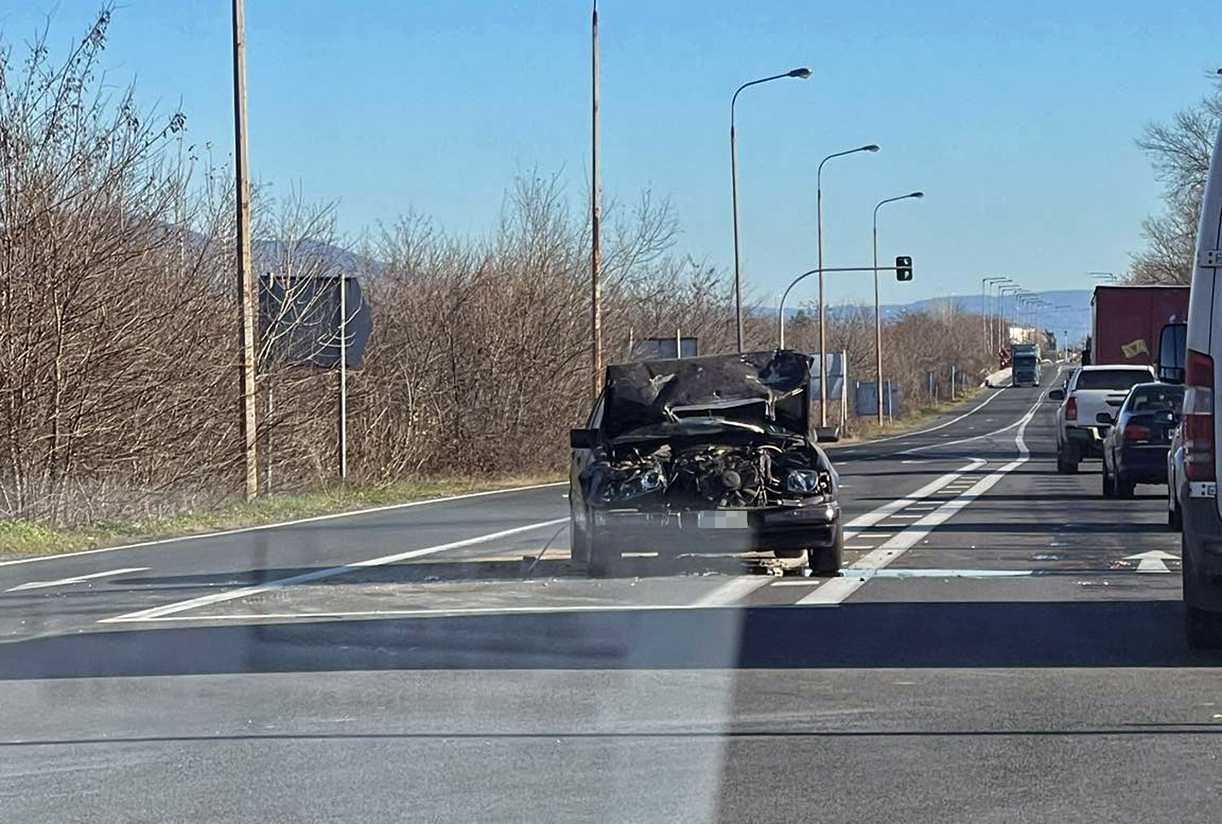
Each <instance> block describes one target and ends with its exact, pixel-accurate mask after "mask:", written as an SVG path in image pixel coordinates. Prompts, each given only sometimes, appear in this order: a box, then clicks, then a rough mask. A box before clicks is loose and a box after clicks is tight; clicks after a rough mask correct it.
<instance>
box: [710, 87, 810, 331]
mask: <svg viewBox="0 0 1222 824" xmlns="http://www.w3.org/2000/svg"><path fill="white" fill-rule="evenodd" d="M785 77H796V78H799V79H801V80H805V79H806V78H808V77H810V69H808V68H805V67H802V68H800V69H793V70H792V71H788V72H785V73H784V74H775V75H773V76H772V77H761V78H760V79H759V80H752V81H750V82H748V83H744V84H742V85H741V86H739V87H738V90H737V91H735V92H734V96H733V97H732V98H730V209H731V211H732V212H733V217H734V328H735V335H736V337H737V340H738V351H739V352H742V351H743V289H742V263H741V259H740V257H739V250H738V147H737V145H736V143H735V139H734V107H735V105H736V104H737V103H738V96H739V95H740V94H742V91H743V89H746V88H748V87H750V86H758V85H760V84H761V83H768V82H771V81H773V80H780V79H782V78H785Z"/></svg>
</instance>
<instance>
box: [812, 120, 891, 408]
mask: <svg viewBox="0 0 1222 824" xmlns="http://www.w3.org/2000/svg"><path fill="white" fill-rule="evenodd" d="M878 148H879V147H878V145H877V144H875V143H871V144H869V145H868V146H858V147H857V148H856V149H847V150H845V151H843V152H834V153H833V154H830V155H828V156H827V157H825V158H823V159H822V160H820V161H819V168H818V169H817V170H816V171H815V215H816V217H815V225H816V229H815V232H816V236H817V238H818V239H817V241H816V245H817V246H818V248H819V268H820V269H822V268H823V164H824V163H827V162H828V161H829V160H831V159H832V158H834V157H845V156H847V155H851V154H857V153H858V152H877V151H878ZM826 361H827V303H826V301H825V300H824V296H823V273H822V272H820V273H819V425H820V426H827V381H826V380H824V378H825V377H826V376H825V375H824V374H823V373H824V371H825V370H824V363H825V362H826Z"/></svg>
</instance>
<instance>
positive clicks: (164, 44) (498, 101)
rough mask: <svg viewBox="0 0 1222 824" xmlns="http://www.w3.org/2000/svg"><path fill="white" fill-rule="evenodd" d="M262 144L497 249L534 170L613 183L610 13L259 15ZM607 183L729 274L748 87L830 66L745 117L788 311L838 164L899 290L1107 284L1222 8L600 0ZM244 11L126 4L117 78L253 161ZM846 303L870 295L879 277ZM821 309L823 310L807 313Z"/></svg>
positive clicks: (761, 217)
mask: <svg viewBox="0 0 1222 824" xmlns="http://www.w3.org/2000/svg"><path fill="white" fill-rule="evenodd" d="M97 5H98V3H97V2H96V0H94V2H78V0H59V1H58V2H57V3H51V2H41V0H26V2H25V3H23V4H21V7H19V8H17V9H15V10H14V9H13V8H11V7H10V8H9V10H7V11H0V28H2V29H3V31H4V35H5V38H6V40H8V41H10V42H12V41H14V40H18V41H20V40H25V39H28V37H29V36H30V35H31V34H32V33H33V32H34V31H35V30H36V29H37V28H38V27H39V26H40V25H42V23H43V22H44V20H45V19H46V16H47V15H48V14H50V15H51V32H52V42H53V44H61V45H66V44H68V43H69V42H70V41H71V40H72V39H73V38H74V37H76V36H77V34H78V33H79V32H80V31H81V30H82V29H83V27H84V26H85V25H86V23H87V21H88V20H89V18H90V15H91V13H92V12H93V11H94V10H95V9H96V7H97ZM247 5H248V9H247V18H248V20H247V27H248V30H247V31H248V40H249V70H248V82H249V97H250V124H251V136H250V150H251V161H252V166H253V169H254V173H255V175H256V177H257V178H258V179H259V180H261V181H263V182H265V183H270V184H272V185H273V186H274V187H276V188H277V189H280V190H285V189H287V188H288V187H289V186H290V185H295V184H298V183H299V184H300V185H301V186H302V187H303V189H304V191H305V193H306V194H307V195H308V196H311V197H317V198H320V199H338V200H339V201H340V216H341V221H342V225H343V227H344V229H345V230H346V231H348V232H350V233H352V234H354V235H355V234H357V233H359V232H360V231H361V229H362V228H363V227H367V226H371V225H373V224H375V223H376V222H377V221H379V220H381V221H390V220H393V219H394V217H395V216H396V215H397V214H399V213H401V212H405V211H408V210H411V209H414V210H416V211H419V212H422V213H425V214H428V215H430V216H432V217H434V218H435V219H436V221H437V222H438V224H439V225H440V226H441V227H443V228H445V229H446V230H448V231H451V232H454V233H459V234H482V233H484V232H486V231H489V230H490V229H491V228H492V227H493V226H494V224H495V221H496V216H497V213H498V211H499V209H500V205H501V196H502V193H503V191H504V189H505V188H506V187H507V186H508V185H509V183H510V182H511V180H512V178H513V176H514V175H515V174H517V173H520V172H524V171H529V170H531V169H536V168H537V169H539V170H540V171H542V172H545V173H552V172H559V173H561V174H562V176H563V178H564V180H565V181H566V183H567V189H568V191H569V193H570V194H571V196H572V198H573V200H574V202H576V201H577V200H578V199H580V198H581V196H582V193H583V191H584V181H585V178H586V175H587V174H588V168H589V163H588V140H589V125H588V104H589V75H588V71H589V68H588V61H589V35H588V25H589V7H588V5H587V4H586V3H584V2H558V1H556V0H538V1H537V2H521V1H520V0H518V1H515V0H484V2H476V1H475V0H447V1H446V2H382V1H381V0H378V1H377V2H374V1H373V0H369V1H368V2H360V0H352V1H351V2H347V3H339V2H334V0H327V1H325V2H324V0H293V1H292V2H289V0H275V1H273V0H247ZM600 11H601V19H602V34H603V39H602V51H603V54H602V59H603V77H602V83H603V150H604V160H603V164H604V165H603V174H604V184H605V188H606V192H607V195H608V197H616V198H619V199H621V200H626V201H631V200H633V199H634V198H635V196H636V194H637V193H638V192H639V191H640V190H641V189H642V188H646V187H648V188H650V189H652V190H653V192H654V193H655V194H657V195H660V196H668V197H670V198H671V200H672V202H673V204H674V206H675V209H676V211H677V214H678V216H679V218H680V220H681V222H682V226H683V235H682V237H681V239H680V245H681V247H682V249H683V250H684V251H687V252H690V253H691V254H693V255H694V256H696V257H699V258H705V257H707V258H708V259H709V260H711V261H713V262H714V263H717V264H719V265H722V266H723V267H725V268H727V269H728V268H729V266H730V264H731V261H732V245H731V240H730V206H729V171H728V156H729V150H728V145H727V128H728V104H729V97H730V94H731V93H732V92H733V90H734V88H735V87H736V86H737V85H738V84H739V83H741V82H743V81H745V80H748V79H752V78H754V77H759V76H762V75H767V74H772V73H776V72H779V71H785V70H787V69H789V68H792V67H794V66H798V65H810V66H812V67H813V68H814V71H815V75H814V77H813V78H812V79H811V80H808V81H798V80H787V81H780V82H777V83H773V84H770V85H767V86H762V87H759V88H755V89H752V90H749V91H748V92H746V93H744V95H743V97H742V98H741V99H740V103H739V140H740V144H739V152H740V194H741V213H742V228H743V252H744V272H745V275H746V277H747V281H748V285H749V286H750V287H751V288H752V289H753V290H755V291H756V292H757V293H758V294H759V295H760V296H761V297H765V298H767V297H768V296H770V295H771V294H773V293H775V292H779V290H780V289H781V288H783V285H784V283H785V282H786V281H787V280H788V279H789V278H790V277H791V276H792V275H793V274H795V273H797V272H800V271H802V270H803V269H805V268H808V267H809V266H810V265H812V262H813V260H814V257H815V234H814V216H815V193H814V184H815V167H816V165H817V163H818V161H819V159H820V158H821V157H823V156H824V155H826V154H829V153H831V152H833V151H837V150H840V149H843V148H847V147H851V146H855V145H860V144H862V143H869V142H877V143H879V144H881V145H882V147H883V150H882V151H881V152H880V153H878V154H874V155H856V156H853V157H849V158H845V159H841V160H836V161H831V162H830V163H829V164H828V165H827V167H826V168H825V170H824V192H825V201H824V203H825V224H824V225H825V259H826V261H827V263H828V265H839V266H850V265H858V264H868V262H869V258H870V212H871V209H872V207H873V204H874V203H875V202H876V201H877V200H879V199H881V198H883V197H887V196H890V195H893V194H898V193H902V192H907V191H910V190H912V189H918V188H919V189H924V190H925V191H926V192H927V193H928V196H927V197H926V199H925V200H924V201H920V202H907V203H901V204H896V205H894V206H891V207H887V210H886V211H885V212H884V213H883V220H882V224H881V225H882V232H881V237H882V244H881V249H882V255H884V256H893V255H895V254H901V253H903V254H910V255H912V256H913V257H914V258H915V260H916V266H917V276H916V280H915V281H914V282H913V283H911V284H902V285H901V284H895V283H893V282H890V283H887V285H886V286H885V292H884V300H886V301H894V302H906V301H907V300H910V299H917V298H925V297H932V296H936V295H940V294H949V293H963V292H976V291H978V290H979V288H980V285H979V283H980V281H979V278H980V276H981V274H982V273H985V272H1001V273H1005V274H1010V275H1012V276H1014V277H1016V278H1018V279H1019V280H1020V281H1021V282H1023V283H1024V284H1025V285H1027V286H1028V287H1029V288H1033V289H1042V288H1069V287H1073V286H1083V287H1085V286H1089V285H1090V283H1091V281H1090V279H1089V277H1087V276H1086V274H1085V272H1086V271H1087V270H1097V269H1103V270H1115V271H1121V270H1123V269H1124V268H1125V266H1126V265H1127V262H1128V259H1129V254H1130V253H1131V252H1132V251H1134V250H1136V249H1138V248H1140V245H1141V238H1140V224H1141V220H1142V218H1143V217H1144V216H1145V215H1146V214H1148V213H1149V212H1150V211H1151V210H1154V209H1156V208H1157V195H1158V186H1157V184H1156V182H1155V181H1154V180H1153V178H1152V176H1151V173H1150V170H1149V165H1148V163H1147V161H1146V159H1145V158H1144V157H1143V156H1142V155H1141V153H1140V152H1139V151H1138V150H1137V149H1136V147H1135V146H1134V144H1133V139H1134V137H1135V136H1136V135H1137V134H1138V133H1139V132H1140V130H1141V128H1142V126H1143V125H1144V124H1145V123H1147V122H1149V121H1150V120H1154V119H1165V118H1167V117H1168V116H1170V115H1171V114H1173V113H1174V112H1175V111H1176V110H1177V109H1179V108H1182V107H1183V106H1185V105H1187V104H1189V103H1191V102H1194V101H1195V100H1197V99H1198V98H1199V97H1200V96H1201V95H1202V94H1204V93H1205V92H1207V91H1208V89H1209V88H1210V86H1209V81H1208V80H1207V78H1206V72H1207V71H1212V70H1213V68H1215V66H1217V65H1222V53H1220V52H1219V51H1218V49H1217V43H1216V37H1215V33H1216V27H1215V26H1210V25H1205V24H1203V23H1202V22H1201V21H1208V20H1212V19H1213V18H1214V14H1213V13H1214V12H1215V11H1216V10H1215V8H1214V4H1210V5H1206V4H1205V3H1204V2H1198V1H1197V0H1181V2H1179V3H1176V4H1175V8H1174V9H1172V8H1171V7H1169V6H1163V5H1161V4H1151V3H1148V2H1136V0H1127V1H1125V0H1113V1H1112V2H1075V3H1072V4H1066V3H1063V2H1042V0H1039V1H1036V2H1026V3H1021V4H1017V3H1016V4H1007V5H1006V7H1002V6H1001V5H998V4H993V3H980V2H942V3H937V4H933V3H912V2H910V0H907V1H906V2H897V1H893V0H875V1H874V2H871V3H869V4H851V3H817V4H816V3H793V2H781V0H754V2H751V3H746V2H731V1H730V0H705V2H701V3H699V4H697V3H679V2H666V1H665V0H652V2H649V1H647V0H632V2H629V1H628V0H623V2H616V1H615V0H603V2H602V3H601V4H600ZM229 25H230V21H229V3H228V2H225V0H212V2H207V3H205V2H187V0H168V1H167V0H125V2H124V3H123V4H122V6H121V7H120V8H119V9H118V10H117V12H116V14H115V19H114V22H113V24H112V29H111V38H110V47H109V48H108V51H107V55H106V68H107V72H108V78H109V80H110V81H111V82H113V83H115V84H116V85H122V84H125V83H127V82H128V81H129V80H131V79H132V78H133V77H134V78H135V81H136V86H137V91H138V94H139V96H140V98H141V100H142V101H143V102H145V103H147V104H154V103H156V104H158V105H159V106H160V107H161V108H162V109H170V108H173V107H175V106H177V105H179V101H181V105H182V107H183V110H184V111H185V112H186V114H187V117H188V130H189V139H190V140H192V141H195V142H199V143H203V142H206V141H212V142H213V143H214V144H215V145H216V147H217V152H218V154H220V155H222V156H223V155H225V154H227V153H228V152H229V151H231V147H232V109H231V105H232V104H231V100H230V94H231V75H230V62H229V61H230V40H229ZM829 277H838V278H839V279H838V280H835V281H829V284H830V287H831V291H830V292H829V300H831V301H834V302H839V301H840V300H842V299H843V300H849V299H857V298H866V297H867V296H868V295H869V294H870V292H869V290H868V289H867V288H866V281H865V279H864V278H863V279H861V280H858V279H856V277H855V276H849V275H840V276H829ZM798 297H799V300H802V299H807V298H809V294H803V295H799V296H798Z"/></svg>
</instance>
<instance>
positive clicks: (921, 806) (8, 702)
mask: <svg viewBox="0 0 1222 824" xmlns="http://www.w3.org/2000/svg"><path fill="white" fill-rule="evenodd" d="M1053 371H1055V370H1049V374H1048V375H1047V376H1046V385H1045V387H1043V388H1040V389H1032V388H1027V389H1005V390H998V391H994V390H990V391H988V392H986V393H984V394H982V395H980V396H978V397H977V398H975V399H974V400H973V401H971V402H970V403H969V404H966V405H964V406H963V408H962V409H960V410H959V411H957V412H956V413H954V414H951V415H948V416H945V417H944V418H942V419H940V420H938V421H936V422H935V425H936V428H934V429H932V430H930V431H924V432H920V433H915V434H912V435H908V436H904V437H900V438H895V439H890V440H887V441H881V442H875V443H871V444H863V445H853V446H847V445H846V446H843V447H840V448H837V449H835V450H834V452H833V456H834V459H835V461H836V463H837V466H838V468H839V469H840V472H841V476H842V480H843V482H844V490H843V498H844V500H843V503H844V505H845V508H846V512H847V517H848V518H849V533H850V536H849V539H848V541H847V543H848V546H849V548H850V549H849V552H848V557H847V561H848V568H847V569H846V570H845V573H844V574H843V575H842V576H840V577H837V578H833V579H821V578H801V577H778V576H774V575H768V574H764V572H763V571H762V570H761V569H760V568H757V567H755V566H752V565H750V564H748V565H744V564H743V563H742V562H741V561H732V560H727V559H717V558H711V557H704V556H694V557H687V558H682V559H679V560H677V561H671V562H663V561H661V560H659V559H657V558H650V557H640V558H634V559H631V560H630V561H629V562H628V564H627V565H626V567H625V571H624V575H623V576H622V577H617V578H614V579H610V580H602V581H590V580H587V579H586V578H585V577H584V576H583V575H582V574H581V571H580V570H578V569H576V568H574V567H573V566H572V565H570V564H569V562H568V560H567V556H568V535H567V529H566V527H565V523H566V520H567V519H566V515H567V502H566V500H565V498H564V492H565V489H564V487H563V486H548V487H541V488H535V489H527V490H520V491H511V492H501V493H496V494H489V495H483V496H476V497H463V498H459V499H454V500H450V501H441V502H434V503H428V504H424V505H419V506H408V507H396V508H387V509H384V510H382V511H379V512H374V513H368V514H361V515H354V516H348V517H338V518H328V519H317V520H314V521H310V522H303V523H298V524H293V525H288V526H284V527H279V528H275V529H260V530H249V531H243V532H237V533H231V534H226V535H216V536H206V537H200V538H194V539H191V540H179V541H167V542H160V543H154V544H149V545H145V546H139V547H132V548H127V549H118V550H114V551H106V552H95V553H88V554H80V555H76V556H70V557H59V558H53V559H45V560H36V561H30V562H20V563H7V562H0V711H2V712H3V714H4V719H5V721H4V725H3V728H2V729H0V811H2V812H0V819H3V820H6V821H8V820H11V821H22V822H40V821H46V822H63V821H91V822H93V821H115V822H130V821H150V822H152V821H226V822H230V821H232V822H239V821H243V822H244V821H293V822H323V821H327V822H330V821H362V822H381V821H388V822H389V821H395V822H398V821H430V822H431V821H444V822H450V821H452V822H469V821H522V822H545V821H557V822H559V821H599V822H602V821H613V822H620V821H623V822H628V821H633V822H635V821H693V822H696V821H701V822H703V821H753V822H766V821H777V822H789V821H797V820H826V821H876V820H879V819H881V818H884V817H886V818H895V819H896V820H903V821H915V822H947V821H961V822H986V821H1014V820H1028V821H1057V822H1069V821H1099V820H1108V821H1143V822H1144V821H1156V820H1169V819H1174V820H1177V821H1214V820H1216V819H1217V818H1218V815H1217V812H1216V810H1215V807H1216V804H1215V802H1214V798H1213V795H1214V793H1213V790H1214V788H1215V787H1216V785H1217V776H1218V754H1219V751H1220V749H1219V744H1222V739H1220V738H1219V735H1222V695H1220V694H1219V690H1218V687H1217V683H1218V682H1217V678H1216V672H1217V670H1216V669H1215V668H1216V667H1217V666H1218V665H1219V664H1220V663H1222V658H1220V657H1217V656H1212V655H1208V654H1202V653H1194V652H1192V651H1190V650H1188V649H1187V647H1186V645H1185V643H1184V641H1183V638H1182V634H1181V624H1182V620H1183V616H1182V608H1181V606H1180V603H1179V598H1180V588H1179V575H1178V570H1179V560H1178V558H1179V541H1178V536H1176V535H1174V534H1173V533H1169V532H1167V531H1166V528H1165V517H1166V516H1165V503H1164V497H1163V496H1164V490H1163V489H1162V488H1160V487H1139V488H1138V497H1137V499H1135V500H1131V501H1121V500H1106V499H1103V498H1101V497H1100V495H1099V488H1100V482H1099V475H1098V471H1097V470H1098V464H1097V463H1088V464H1084V465H1083V469H1084V471H1083V473H1082V474H1079V475H1075V476H1067V475H1058V474H1057V473H1056V471H1055V464H1054V457H1053V450H1054V441H1053V432H1052V413H1053V409H1054V407H1053V405H1052V404H1050V403H1047V402H1043V403H1042V402H1041V399H1042V395H1043V392H1044V390H1045V389H1046V388H1047V386H1048V385H1049V384H1051V383H1052V381H1053V380H1054V379H1055V378H1054V375H1053V374H1052V372H1053ZM1138 556H1140V557H1138Z"/></svg>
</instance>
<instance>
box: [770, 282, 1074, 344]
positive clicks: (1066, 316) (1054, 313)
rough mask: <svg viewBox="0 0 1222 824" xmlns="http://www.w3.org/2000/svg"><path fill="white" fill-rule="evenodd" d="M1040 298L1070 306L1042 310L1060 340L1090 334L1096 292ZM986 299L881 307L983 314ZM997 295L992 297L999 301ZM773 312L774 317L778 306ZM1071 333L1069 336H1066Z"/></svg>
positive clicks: (1057, 292)
mask: <svg viewBox="0 0 1222 824" xmlns="http://www.w3.org/2000/svg"><path fill="white" fill-rule="evenodd" d="M1034 294H1035V295H1036V296H1037V297H1039V298H1042V299H1043V300H1046V301H1047V302H1048V303H1051V304H1053V306H1065V307H1069V308H1067V309H1045V310H1043V311H1042V312H1041V313H1040V325H1041V326H1043V327H1044V328H1045V329H1048V330H1051V331H1052V332H1053V333H1054V334H1055V335H1056V336H1057V339H1058V341H1064V340H1066V339H1068V340H1069V341H1071V342H1073V341H1079V340H1081V339H1082V338H1084V337H1086V336H1087V335H1088V334H1090V299H1091V295H1092V294H1093V292H1092V291H1091V290H1090V289H1054V290H1050V291H1047V292H1035V293H1034ZM983 300H984V299H983V298H982V297H981V296H980V295H978V294H976V295H950V296H948V297H944V298H927V299H925V300H917V301H913V302H912V303H888V304H883V305H882V306H881V307H879V309H880V310H881V311H882V315H883V317H884V318H895V317H898V316H899V315H902V314H904V313H906V312H930V313H934V312H938V311H939V310H944V309H946V308H947V307H957V308H958V309H959V310H960V311H963V312H974V313H977V314H979V313H980V312H981V311H982V308H983V306H984V302H983ZM995 300H996V298H995V297H994V298H991V301H995ZM1013 306H1014V302H1013V300H1012V299H1009V300H1008V301H1007V307H1006V311H1007V313H1008V314H1009V315H1010V317H1011V318H1014V317H1016V316H1017V311H1018V310H1017V309H1015V308H1012V307H1013ZM768 311H770V312H771V313H772V314H773V315H774V316H775V314H776V309H775V308H773V309H771V310H768ZM800 311H802V310H801V309H786V310H785V316H786V317H790V318H792V317H793V316H794V315H797V314H798V313H799V312H800ZM847 311H850V308H848V307H844V306H830V305H829V306H828V312H829V313H831V314H833V315H835V314H838V313H844V312H847ZM1066 332H1068V337H1066Z"/></svg>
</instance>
